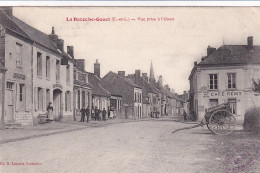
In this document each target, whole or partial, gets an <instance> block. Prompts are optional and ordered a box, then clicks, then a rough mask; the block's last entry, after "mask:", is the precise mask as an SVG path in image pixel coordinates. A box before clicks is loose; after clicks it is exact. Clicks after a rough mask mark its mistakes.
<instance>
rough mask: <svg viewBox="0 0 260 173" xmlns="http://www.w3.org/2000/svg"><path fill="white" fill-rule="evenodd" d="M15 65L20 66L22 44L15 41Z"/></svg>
mask: <svg viewBox="0 0 260 173" xmlns="http://www.w3.org/2000/svg"><path fill="white" fill-rule="evenodd" d="M16 67H20V68H21V67H22V45H21V44H19V43H16Z"/></svg>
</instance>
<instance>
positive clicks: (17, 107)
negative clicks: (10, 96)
mask: <svg viewBox="0 0 260 173" xmlns="http://www.w3.org/2000/svg"><path fill="white" fill-rule="evenodd" d="M18 87H19V85H18V84H15V90H16V92H15V110H16V111H18V110H19V88H18Z"/></svg>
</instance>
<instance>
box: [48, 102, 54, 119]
mask: <svg viewBox="0 0 260 173" xmlns="http://www.w3.org/2000/svg"><path fill="white" fill-rule="evenodd" d="M51 104H52V103H51V102H50V103H49V105H48V107H47V111H48V114H47V118H48V119H49V120H50V121H53V120H54V117H53V107H52V106H51Z"/></svg>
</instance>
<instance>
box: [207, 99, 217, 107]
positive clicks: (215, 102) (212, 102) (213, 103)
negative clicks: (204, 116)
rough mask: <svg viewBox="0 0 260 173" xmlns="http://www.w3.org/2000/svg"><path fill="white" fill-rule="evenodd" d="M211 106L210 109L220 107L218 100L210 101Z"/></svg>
mask: <svg viewBox="0 0 260 173" xmlns="http://www.w3.org/2000/svg"><path fill="white" fill-rule="evenodd" d="M209 104H210V105H209V106H210V108H211V107H214V106H217V105H218V99H209Z"/></svg>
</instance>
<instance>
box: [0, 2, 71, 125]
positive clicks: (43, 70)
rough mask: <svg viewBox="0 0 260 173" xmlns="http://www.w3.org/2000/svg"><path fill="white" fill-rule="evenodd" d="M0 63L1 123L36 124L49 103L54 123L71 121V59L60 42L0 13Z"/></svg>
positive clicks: (8, 11) (9, 13) (7, 12)
mask: <svg viewBox="0 0 260 173" xmlns="http://www.w3.org/2000/svg"><path fill="white" fill-rule="evenodd" d="M0 15H1V17H0V24H1V33H2V34H1V48H2V49H3V50H1V53H2V52H3V53H2V54H1V61H2V62H3V64H4V66H5V67H6V68H7V69H8V71H7V72H6V76H5V77H6V78H5V111H4V112H5V121H6V122H16V123H21V124H22V125H32V124H37V123H38V115H39V114H45V113H46V112H47V105H48V103H49V102H52V103H53V107H54V118H55V120H61V119H67V118H68V119H71V118H73V116H72V115H73V113H72V110H73V105H72V98H73V64H74V61H73V57H71V56H70V55H69V53H66V52H65V51H64V41H63V40H62V39H59V38H58V36H57V35H56V34H55V31H54V28H52V33H51V34H49V35H47V34H45V33H43V32H41V31H39V30H37V29H35V28H33V27H32V26H30V25H28V24H26V23H24V22H23V21H21V20H20V19H18V18H16V17H15V16H13V14H12V8H11V7H2V8H1V10H0Z"/></svg>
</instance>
